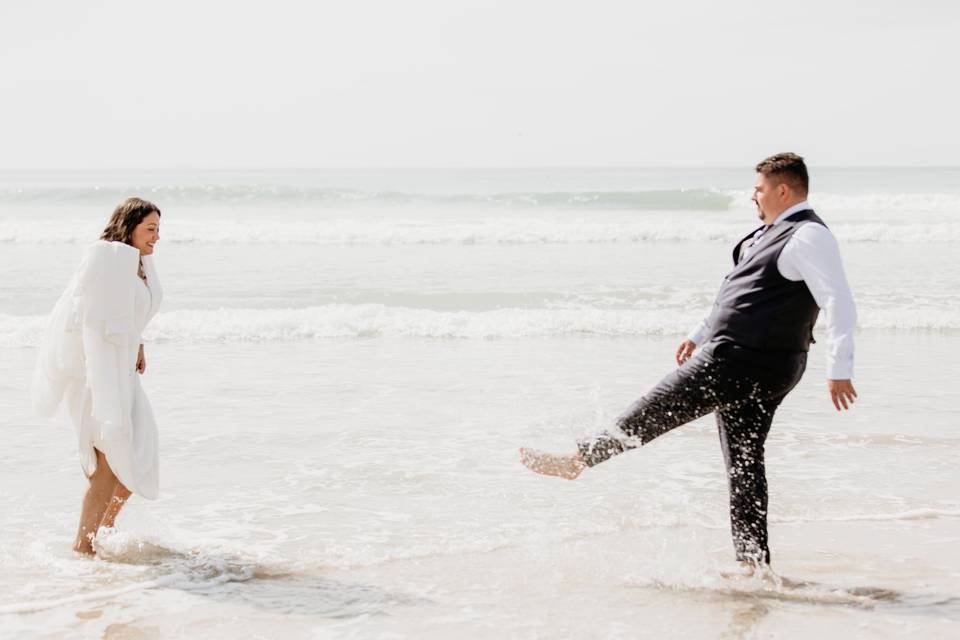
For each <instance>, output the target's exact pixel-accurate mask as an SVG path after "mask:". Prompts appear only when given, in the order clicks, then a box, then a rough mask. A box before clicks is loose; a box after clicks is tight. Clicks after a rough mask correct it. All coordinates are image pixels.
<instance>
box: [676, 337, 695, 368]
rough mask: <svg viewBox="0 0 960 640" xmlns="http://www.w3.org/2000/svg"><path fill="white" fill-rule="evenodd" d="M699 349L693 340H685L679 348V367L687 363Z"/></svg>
mask: <svg viewBox="0 0 960 640" xmlns="http://www.w3.org/2000/svg"><path fill="white" fill-rule="evenodd" d="M696 348H697V343H696V342H694V341H693V340H684V341H683V342H681V343H680V346H679V347H677V365H681V364H683V363H684V362H686V361H687V360H688V359H689V358H690V356H692V355H693V352H694V351H695V350H696Z"/></svg>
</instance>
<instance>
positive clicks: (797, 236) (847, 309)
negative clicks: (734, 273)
mask: <svg viewBox="0 0 960 640" xmlns="http://www.w3.org/2000/svg"><path fill="white" fill-rule="evenodd" d="M807 209H810V205H809V204H808V203H807V202H806V201H804V202H800V203H798V204H795V205H793V206H792V207H790V208H789V209H787V210H786V211H784V212H783V213H781V214H780V215H779V216H777V219H776V220H774V221H773V223H772V224H771V226H772V225H776V224H779V223H780V222H782V221H784V220H786V219H787V218H789V217H790V216H792V215H793V214H795V213H799V212H800V211H805V210H807ZM763 231H764V230H760V231H758V232H757V235H761V234H763ZM763 235H766V234H763ZM762 244H763V237H762V236H761V237H760V238H759V240H757V241H755V243H754V244H753V246H751V247H748V248H747V249H745V250H744V254H743V258H746V257H747V256H748V255H750V253H751V252H752V251H754V250H755V249H756V248H757V247H758V246H760V245H762ZM777 269H778V270H779V271H780V275H782V276H783V277H784V278H786V279H787V280H792V281H794V282H796V281H798V280H803V281H804V283H805V284H806V285H807V288H808V289H810V293H811V294H812V295H813V299H814V300H815V301H816V303H817V306H818V307H820V309H821V310H822V311H824V312H825V314H826V321H827V378H829V379H831V380H849V379H851V378H853V330H854V327H855V326H856V324H857V309H856V307H855V306H854V304H853V294H852V293H851V292H850V285H849V284H847V276H846V274H845V273H844V271H843V261H842V260H841V259H840V248H839V247H838V246H837V240H836V238H834V237H833V234H832V233H830V230H829V229H827V228H826V227H824V226H823V225H820V224H816V223H810V224H804V225H801V226H800V228H798V229H797V230H796V231H794V233H793V235H792V236H791V237H790V239H789V240H788V241H787V243H786V245H784V247H783V250H782V251H781V252H780V256H779V257H778V258H777ZM707 328H708V326H707V319H704V320H703V321H702V322H701V323H700V324H698V325H697V327H696V328H695V329H694V330H693V331H691V332H690V334H689V335H688V336H687V338H688V339H689V340H691V341H692V342H693V343H694V344H697V345H699V344H700V341H701V340H703V337H704V334H705V333H706V331H707Z"/></svg>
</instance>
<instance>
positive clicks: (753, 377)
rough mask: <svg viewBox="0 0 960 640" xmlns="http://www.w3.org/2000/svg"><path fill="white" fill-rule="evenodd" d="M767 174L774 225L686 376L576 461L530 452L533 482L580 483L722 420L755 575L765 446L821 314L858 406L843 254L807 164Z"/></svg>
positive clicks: (744, 261) (847, 391) (734, 508)
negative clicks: (814, 203) (593, 470)
mask: <svg viewBox="0 0 960 640" xmlns="http://www.w3.org/2000/svg"><path fill="white" fill-rule="evenodd" d="M756 171H757V181H756V186H755V187H754V190H753V202H754V203H755V204H756V205H757V211H758V214H759V217H760V219H761V220H762V221H763V225H762V226H761V227H760V228H759V229H757V230H756V231H754V232H751V233H750V234H749V235H747V236H746V237H745V238H744V239H743V240H741V241H740V242H738V243H737V245H736V246H735V247H734V251H733V263H734V267H733V270H732V271H730V273H728V274H727V276H726V278H724V282H723V285H722V286H721V288H720V293H719V294H718V295H717V300H716V303H715V304H714V306H713V310H712V312H711V313H710V315H709V317H708V318H707V319H706V320H704V321H703V322H701V323H700V325H699V326H697V328H696V329H694V331H693V332H691V333H690V335H689V336H687V338H686V339H685V340H684V341H683V342H681V343H680V346H679V347H678V348H677V352H676V361H677V364H678V365H679V368H678V369H677V370H676V371H674V372H673V373H671V374H669V375H668V376H666V377H665V378H664V379H663V380H662V381H661V382H660V383H659V384H658V385H657V386H656V387H654V389H653V390H652V391H650V393H648V394H647V395H646V396H644V397H643V398H641V399H640V400H638V401H637V402H635V403H634V404H633V405H632V406H631V407H630V408H629V409H627V411H626V412H625V413H624V414H623V415H621V416H620V417H619V418H618V419H617V425H616V426H617V427H618V429H617V430H615V431H610V432H604V433H601V434H599V435H597V436H595V437H593V438H591V439H588V440H585V441H581V442H579V443H578V451H577V452H576V453H572V454H566V455H558V454H549V453H542V452H539V451H534V450H530V449H521V450H520V453H521V460H522V461H523V463H524V464H525V465H526V466H527V467H529V468H530V469H532V470H533V471H536V472H538V473H542V474H545V475H553V476H559V477H562V478H567V479H570V480H573V479H575V478H576V477H578V476H579V475H580V474H581V473H582V472H583V470H584V469H586V468H587V467H592V466H594V465H597V464H599V463H601V462H603V461H604V460H607V459H609V458H611V457H613V456H615V455H617V454H619V453H623V452H624V451H626V450H627V449H633V448H635V447H637V446H641V445H645V444H647V443H648V442H650V441H651V440H653V439H654V438H656V437H657V436H659V435H662V434H664V433H666V432H667V431H670V430H671V429H674V428H676V427H678V426H680V425H682V424H686V423H687V422H690V421H692V420H695V419H696V418H699V417H701V416H703V415H706V414H708V413H714V414H716V420H717V426H718V427H719V431H720V446H721V448H722V450H723V459H724V462H725V463H726V468H727V479H728V484H729V490H730V525H731V532H732V534H733V544H734V548H735V550H736V555H737V560H739V561H740V562H741V563H743V564H744V565H745V566H746V567H747V568H748V569H751V568H756V567H758V566H766V565H769V563H770V549H769V547H768V544H767V481H766V473H765V470H764V462H763V454H764V441H765V440H766V437H767V433H768V432H769V430H770V424H771V422H772V421H773V414H774V412H775V411H776V409H777V407H778V406H779V405H780V403H781V402H782V401H783V399H784V398H785V397H786V395H787V394H788V393H789V392H790V391H791V390H792V389H793V387H794V386H796V384H797V383H798V382H799V381H800V378H801V376H802V375H803V372H804V369H805V368H806V363H807V351H808V349H809V346H810V343H812V342H813V341H814V340H813V333H812V332H813V326H814V324H815V323H816V321H817V316H818V314H819V312H820V310H821V309H823V310H824V311H825V312H826V317H827V377H828V380H827V391H828V393H829V395H830V399H831V400H832V402H833V404H834V406H835V407H836V409H837V411H840V410H841V409H849V408H850V406H851V405H852V404H853V402H854V399H855V398H856V396H857V392H856V391H855V390H854V388H853V383H852V381H851V378H852V377H853V330H854V325H855V323H856V310H855V308H854V304H853V297H852V296H851V293H850V287H849V285H848V284H847V280H846V276H845V275H844V271H843V264H842V262H841V260H840V252H839V249H838V247H837V242H836V240H835V239H834V237H833V234H832V233H830V231H829V230H828V229H827V227H826V225H825V224H824V223H823V221H822V220H821V219H820V218H819V217H817V215H816V214H815V213H814V212H813V210H812V209H811V208H810V206H809V205H808V204H807V191H808V188H809V177H808V174H807V167H806V165H805V164H804V162H803V158H801V157H800V156H798V155H796V154H793V153H780V154H777V155H774V156H771V157H769V158H767V159H766V160H764V161H763V162H761V163H760V164H758V165H757V167H756ZM698 346H700V347H701V348H700V350H699V351H698V352H697V353H696V355H694V352H695V350H696V349H697V347H698Z"/></svg>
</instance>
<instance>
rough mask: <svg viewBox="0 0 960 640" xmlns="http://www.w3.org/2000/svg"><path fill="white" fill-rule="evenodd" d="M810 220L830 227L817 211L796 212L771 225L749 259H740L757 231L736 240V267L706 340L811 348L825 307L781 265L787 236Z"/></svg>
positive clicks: (782, 349) (786, 349) (772, 348)
mask: <svg viewBox="0 0 960 640" xmlns="http://www.w3.org/2000/svg"><path fill="white" fill-rule="evenodd" d="M808 222H814V223H817V224H822V225H823V226H826V225H825V224H824V223H823V220H821V219H820V218H818V217H817V215H816V214H815V213H814V212H813V211H812V210H809V209H808V210H805V211H800V212H798V213H795V214H794V215H792V216H790V217H789V218H787V219H786V220H784V221H783V222H781V223H779V224H777V225H776V226H775V227H772V228H770V229H768V230H767V231H766V233H765V234H764V236H763V238H762V240H761V241H760V243H759V246H758V247H757V248H756V249H754V250H753V252H752V253H751V254H750V255H749V256H748V257H747V258H746V259H745V260H741V259H740V250H741V247H742V246H744V244H745V243H749V242H750V241H751V240H752V239H753V235H754V234H753V233H751V234H750V235H748V236H747V237H746V238H744V239H743V240H741V241H740V242H738V243H737V246H736V247H734V250H733V264H734V267H733V271H731V272H730V273H728V274H727V276H726V277H725V278H724V280H723V285H722V286H721V287H720V293H719V294H717V301H716V302H715V303H714V305H713V311H712V313H711V314H710V318H709V320H708V322H707V325H708V328H707V335H706V336H705V339H704V341H703V342H704V343H705V344H708V343H709V344H710V346H715V345H717V344H723V343H732V344H735V345H738V346H740V347H745V348H747V349H753V350H757V351H763V352H778V353H801V352H802V353H805V352H806V351H807V350H809V348H810V343H811V342H813V341H814V340H813V325H814V324H816V322H817V315H818V314H819V313H820V308H819V307H818V306H817V303H816V301H815V300H814V299H813V296H812V295H811V294H810V289H808V288H807V285H806V283H804V282H803V281H802V280H800V281H797V282H794V281H793V280H787V279H786V278H784V277H783V276H782V275H781V274H780V270H779V269H778V268H777V258H779V257H780V252H781V251H783V247H784V246H786V244H787V241H788V240H790V237H791V236H792V235H793V234H794V232H795V231H796V230H797V229H799V228H800V227H801V226H802V225H804V224H807V223H808Z"/></svg>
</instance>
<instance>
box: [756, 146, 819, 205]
mask: <svg viewBox="0 0 960 640" xmlns="http://www.w3.org/2000/svg"><path fill="white" fill-rule="evenodd" d="M757 173H762V174H763V175H765V176H767V178H768V179H770V180H771V181H773V182H775V183H776V184H781V183H784V182H785V183H786V184H787V185H789V187H790V188H791V189H793V190H794V191H796V192H797V194H799V195H802V196H806V195H807V192H808V191H810V176H809V175H808V174H807V165H805V164H804V163H803V158H801V157H800V156H798V155H797V154H795V153H777V154H775V155H772V156H770V157H769V158H767V159H766V160H764V161H763V162H761V163H760V164H758V165H757Z"/></svg>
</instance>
